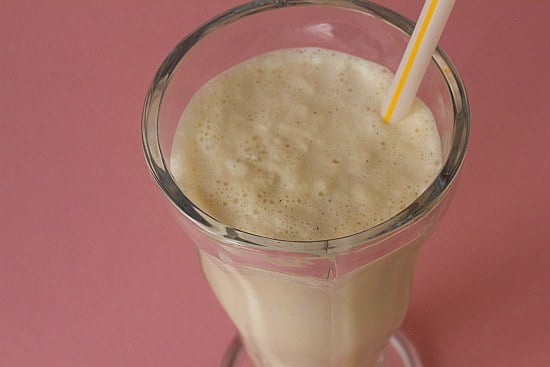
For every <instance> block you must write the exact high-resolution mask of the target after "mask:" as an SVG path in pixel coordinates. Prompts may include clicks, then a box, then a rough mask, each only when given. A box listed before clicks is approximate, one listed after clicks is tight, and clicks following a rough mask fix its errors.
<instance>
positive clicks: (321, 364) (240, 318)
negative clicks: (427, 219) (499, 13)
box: [171, 48, 441, 367]
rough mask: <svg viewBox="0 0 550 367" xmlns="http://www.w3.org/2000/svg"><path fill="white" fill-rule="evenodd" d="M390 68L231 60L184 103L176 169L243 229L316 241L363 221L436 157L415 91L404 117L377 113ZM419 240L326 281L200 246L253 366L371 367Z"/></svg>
mask: <svg viewBox="0 0 550 367" xmlns="http://www.w3.org/2000/svg"><path fill="white" fill-rule="evenodd" d="M391 78H392V74H391V73H390V72H389V71H388V70H387V69H385V68H384V67H382V66H380V65H378V64H375V63H372V62H369V61H366V60H362V59H359V58H356V57H353V56H350V55H347V54H343V53H339V52H333V51H328V50H324V49H313V48H311V49H293V50H280V51H276V52H272V53H269V54H265V55H261V56H257V57H255V58H253V59H250V60H248V61H246V62H244V63H242V64H239V65H237V66H236V67H234V68H232V69H230V70H228V71H226V72H225V73H222V74H221V75H219V76H217V77H216V78H214V79H213V80H212V81H210V82H209V83H207V84H206V85H205V86H204V87H203V88H201V89H200V90H199V91H198V92H197V93H196V95H195V96H194V97H193V99H192V100H191V102H190V103H189V105H188V106H187V108H186V110H185V112H184V114H183V116H182V119H181V122H180V125H179V127H178V129H177V131H176V136H175V138H174V146H173V154H172V161H171V164H172V172H173V174H174V177H175V179H176V181H177V182H178V184H179V185H180V187H181V188H182V189H183V191H184V192H185V193H186V195H187V196H188V197H189V198H190V199H191V200H192V201H193V202H194V203H195V204H196V205H197V206H199V207H200V208H201V209H203V210H204V211H206V212H207V213H209V214H210V215H212V216H213V217H215V218H217V219H218V220H219V221H221V222H222V223H225V224H227V225H230V226H233V227H235V228H238V229H241V230H244V231H247V232H250V233H254V234H258V235H263V236H267V237H272V238H277V239H286V240H321V239H330V238H337V237H342V236H346V235H351V234H354V233H356V232H359V231H361V230H364V229H367V228H370V227H372V226H374V225H375V224H377V223H380V222H382V221H384V220H386V219H388V218H390V217H392V216H393V215H395V214H397V213H398V212H399V211H400V210H401V209H403V208H404V207H406V206H407V205H408V204H409V203H411V202H412V201H413V200H414V199H415V198H416V197H417V196H418V195H419V194H420V193H421V192H422V191H423V190H424V189H425V188H426V187H427V186H428V185H429V183H430V182H431V181H432V180H433V178H434V177H435V176H436V174H437V172H438V171H439V169H440V166H441V147H440V141H439V135H438V132H437V128H436V125H435V122H434V119H433V117H432V114H431V112H430V111H429V109H428V108H427V107H426V106H425V105H424V104H423V103H422V102H421V101H419V100H416V101H415V103H414V105H413V107H412V111H411V113H410V115H409V116H408V117H407V118H406V119H404V120H403V121H401V122H399V123H396V124H385V123H384V122H383V121H382V120H381V118H380V112H379V106H380V104H381V100H382V98H383V95H384V92H385V91H386V89H387V88H388V86H389V83H390V82H391ZM418 247H419V244H413V245H410V246H407V247H405V248H402V249H401V250H398V251H396V252H394V253H392V254H390V255H388V256H386V257H384V258H382V259H379V260H378V261H376V262H374V263H371V264H369V265H366V266H364V267H363V268H360V269H358V270H355V271H354V272H352V273H349V274H346V275H345V276H343V277H339V278H336V279H332V280H327V279H316V278H311V277H306V276H301V275H295V274H294V275H293V274H285V273H280V272H275V271H270V270H266V269H261V268H258V267H250V266H245V265H239V264H235V263H231V262H227V261H225V262H222V261H220V260H219V259H218V258H217V257H216V256H212V255H211V254H207V253H206V252H202V251H200V255H201V262H202V266H203V270H204V272H205V275H206V277H207V279H208V280H209V282H210V284H211V286H212V289H213V290H214V292H215V293H216V295H217V297H218V299H219V300H220V302H221V303H222V305H223V306H224V308H225V310H226V311H227V312H228V314H229V315H230V317H231V318H232V320H233V321H234V322H235V324H236V326H237V327H238V329H239V331H240V333H241V335H242V337H243V339H244V342H245V343H246V344H247V347H248V349H249V351H250V353H251V354H252V358H254V359H255V361H256V364H257V365H258V366H264V367H353V366H357V367H359V366H362V367H372V366H374V365H375V363H376V360H377V359H378V357H379V355H380V353H381V351H382V349H383V347H384V345H385V343H386V342H387V339H388V337H389V335H390V334H391V333H392V332H393V331H394V330H395V329H396V328H397V327H398V326H399V324H400V323H401V321H402V319H403V316H404V313H405V310H406V307H407V299H408V289H409V285H410V279H411V274H412V271H413V267H414V259H415V256H416V253H417V250H418Z"/></svg>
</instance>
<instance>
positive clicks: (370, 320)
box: [142, 0, 469, 367]
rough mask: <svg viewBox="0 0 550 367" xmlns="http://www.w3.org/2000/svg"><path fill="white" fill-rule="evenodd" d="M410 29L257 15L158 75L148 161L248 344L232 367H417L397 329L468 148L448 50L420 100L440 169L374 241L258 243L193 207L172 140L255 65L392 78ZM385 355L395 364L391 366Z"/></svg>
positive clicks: (281, 7)
mask: <svg viewBox="0 0 550 367" xmlns="http://www.w3.org/2000/svg"><path fill="white" fill-rule="evenodd" d="M412 29H413V23H412V22H411V21H409V20H407V19H405V18H404V17H402V16H400V15H399V14H396V13H394V12H392V11H391V10H388V9H386V8H383V7H381V6H379V5H376V4H374V3H371V2H368V1H351V0H350V1H347V0H301V1H300V0H297V1H283V0H279V1H277V0H273V1H267V0H265V1H255V2H251V3H248V4H245V5H242V6H239V7H237V8H234V9H232V10H229V11H227V12H226V13H223V14H221V15H220V16H218V17H216V18H214V19H213V20H211V21H209V22H208V23H206V24H204V25H203V26H201V27H200V28H198V29H197V30H196V31H194V32H193V33H191V34H190V35H188V36H187V37H186V38H185V39H183V40H182V41H181V42H180V43H179V44H178V45H177V46H176V48H175V49H174V50H173V51H172V52H171V53H170V55H169V56H168V57H167V59H166V60H165V61H164V63H163V64H162V65H161V67H160V69H159V71H158V72H157V74H156V76H155V78H154V80H153V83H152V85H151V88H150V90H149V93H148V95H147V99H146V101H145V106H144V110H143V126H142V134H143V146H144V150H145V156H146V159H147V163H148V164H149V167H150V169H151V173H152V175H153V177H154V179H155V180H156V182H157V183H158V185H159V187H160V189H161V190H162V192H164V194H165V196H166V198H167V199H168V200H169V202H170V203H171V204H172V206H173V208H174V209H175V210H174V212H175V213H176V217H177V218H178V221H179V222H180V223H181V224H182V227H183V229H184V231H185V232H186V233H187V234H188V235H189V237H190V238H191V239H192V240H193V241H194V242H195V244H196V246H197V249H198V254H199V259H200V262H201V265H202V269H203V272H204V274H205V276H206V278H207V280H208V282H209V284H210V286H211V288H212V290H213V291H214V293H215V294H216V296H217V298H218V300H219V301H220V302H221V304H222V306H223V307H224V309H225V310H226V311H227V314H228V315H229V317H230V318H231V319H232V321H233V322H234V324H235V326H236V327H237V329H238V331H239V336H240V342H241V343H242V345H243V346H244V349H245V350H246V355H245V354H244V353H239V352H238V350H239V345H240V344H238V343H239V341H236V342H235V343H234V344H232V346H231V347H230V348H229V350H228V354H227V355H226V358H225V359H224V362H222V364H223V365H226V366H245V365H254V366H256V367H374V366H382V365H384V366H388V365H389V364H392V365H393V363H395V365H396V366H398V365H402V366H420V365H421V364H420V361H419V360H418V358H417V357H416V356H415V351H414V348H413V347H412V346H411V345H410V343H409V342H408V341H407V340H406V338H404V336H402V334H400V333H399V332H397V329H398V328H399V326H400V324H401V322H402V321H403V318H404V316H405V313H406V310H407V306H408V299H409V289H410V285H411V280H412V276H413V272H414V268H415V260H416V258H417V255H418V252H419V250H420V247H421V245H422V243H423V242H424V240H425V239H426V237H427V236H428V235H429V234H430V233H431V231H432V230H433V229H434V227H435V225H436V224H437V222H438V220H439V219H440V218H441V216H442V215H443V213H444V211H445V209H446V208H447V206H448V204H449V201H450V196H451V195H450V193H451V191H452V188H453V183H454V182H455V178H456V177H457V173H458V171H459V168H460V166H461V163H462V161H463V158H464V154H465V152H466V146H467V143H468V136H469V107H468V101H467V98H466V94H465V90H464V86H463V85H462V82H461V80H460V78H459V76H458V74H457V72H456V70H455V68H454V66H453V65H452V63H451V62H450V60H449V58H448V57H447V56H446V55H445V53H444V52H443V51H442V50H441V49H438V50H437V51H436V52H435V54H434V56H433V59H432V62H431V65H430V66H429V69H428V72H427V75H426V77H425V79H424V82H423V84H422V85H421V88H420V90H419V93H418V95H419V97H420V98H421V99H422V100H423V101H424V102H425V103H426V104H427V105H428V107H429V108H430V109H431V110H432V112H433V114H434V116H435V119H436V123H437V127H438V130H439V133H440V136H441V143H442V150H443V152H442V153H443V158H444V161H443V168H442V169H441V171H440V173H439V175H438V176H437V177H436V178H435V179H434V181H433V182H432V183H431V184H430V186H429V187H428V188H427V189H426V190H425V191H424V192H423V193H422V194H421V195H420V196H419V197H418V198H417V199H416V200H415V201H414V202H413V203H411V204H410V205H409V206H408V207H407V208H405V209H404V210H402V211H401V212H400V213H398V214H396V215H395V216H394V217H392V218H390V219H388V220H386V221H385V222H383V223H381V224H379V225H377V226H375V227H372V228H365V229H364V230H363V231H361V232H359V233H356V234H353V235H351V236H347V237H343V238H334V239H330V238H327V239H326V240H323V241H283V240H279V239H276V238H266V237H262V236H257V235H254V234H251V233H247V232H244V231H242V230H240V229H237V228H232V227H230V226H227V225H225V224H224V223H220V222H219V221H217V220H216V219H215V218H212V217H211V216H209V215H208V214H206V213H205V212H204V211H203V210H201V208H200V207H197V206H196V205H195V204H194V203H193V202H191V201H190V200H189V199H188V198H187V197H186V195H185V193H183V192H182V191H181V190H180V188H179V187H178V186H177V185H176V183H175V181H174V178H173V177H172V174H171V168H170V153H171V149H172V139H173V137H174V132H175V130H176V126H177V125H178V123H179V121H180V117H181V115H182V112H183V110H184V108H185V106H186V104H187V103H188V102H189V100H190V98H191V97H192V96H193V94H194V93H195V92H196V91H197V89H199V88H200V87H201V86H202V85H203V84H204V83H206V82H207V81H208V80H210V79H211V78H212V77H214V76H215V75H217V74H219V73H220V72H222V71H224V70H226V69H227V68H229V67H231V66H233V65H235V64H237V63H239V62H241V61H244V60H245V59H248V58H250V57H252V56H255V55H258V54H261V53H265V52H268V51H272V50H276V49H281V48H295V47H323V48H328V49H334V50H338V51H343V52H346V53H349V54H353V55H356V56H360V57H362V58H365V59H368V60H372V61H375V62H377V63H379V64H382V65H385V66H387V67H388V68H390V69H392V70H394V71H395V70H396V68H397V66H398V64H399V61H400V59H401V56H402V54H403V51H404V49H405V46H406V44H407V41H408V38H409V35H410V33H411V32H412ZM274 103H276V102H274ZM342 108H345V106H342ZM392 335H394V336H393V337H392ZM389 342H390V343H389ZM388 343H389V344H390V345H391V347H392V348H393V349H394V350H395V351H396V352H397V355H398V357H399V358H397V360H396V361H391V360H388V359H386V361H384V358H383V356H384V351H385V350H386V349H387V348H386V347H387V345H388ZM248 358H249V359H250V360H248Z"/></svg>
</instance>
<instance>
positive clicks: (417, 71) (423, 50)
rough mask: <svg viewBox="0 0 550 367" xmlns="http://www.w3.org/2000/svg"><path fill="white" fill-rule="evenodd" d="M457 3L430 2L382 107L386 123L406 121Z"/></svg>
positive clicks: (440, 0)
mask: <svg viewBox="0 0 550 367" xmlns="http://www.w3.org/2000/svg"><path fill="white" fill-rule="evenodd" d="M454 3H455V0H426V2H425V3H424V7H423V8H422V12H421V13H420V18H419V19H418V22H417V24H416V27H415V28H414V32H413V34H412V36H411V39H410V40H409V43H408V45H407V49H406V50H405V54H404V55H403V58H402V59H401V63H400V64H399V68H398V69H397V72H396V74H395V77H394V79H393V81H392V84H391V87H390V89H389V90H388V93H387V95H386V98H385V99H384V102H383V103H382V109H381V114H382V117H383V118H384V121H386V122H393V121H399V120H401V119H403V118H404V117H405V116H406V115H407V113H408V112H409V109H410V107H411V104H412V102H413V100H414V97H415V95H416V92H417V91H418V87H419V86H420V83H421V82H422V78H424V74H425V73H426V69H427V68H428V65H429V63H430V60H431V58H432V55H433V53H434V50H435V48H436V46H437V43H438V42H439V38H440V37H441V33H443V28H444V27H445V23H447V19H448V18H449V14H450V13H451V10H452V8H453V5H454Z"/></svg>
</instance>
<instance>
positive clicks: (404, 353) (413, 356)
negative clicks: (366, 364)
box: [221, 331, 422, 367]
mask: <svg viewBox="0 0 550 367" xmlns="http://www.w3.org/2000/svg"><path fill="white" fill-rule="evenodd" d="M221 367H254V365H253V364H252V362H251V361H250V359H249V358H248V356H247V355H246V352H245V351H244V349H243V348H242V345H241V342H240V340H239V337H238V336H237V337H235V338H234V339H233V341H231V344H229V347H228V348H227V350H226V352H225V355H224V357H223V360H222V364H221ZM380 367H422V361H421V360H420V357H419V356H418V353H417V352H416V349H415V347H414V345H413V344H412V342H411V341H410V340H409V338H408V337H407V336H406V335H405V334H403V333H402V332H401V331H397V332H395V334H393V335H392V337H391V338H390V343H389V345H388V348H387V349H386V353H385V355H384V360H383V362H382V364H381V365H380Z"/></svg>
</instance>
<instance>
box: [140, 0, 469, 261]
mask: <svg viewBox="0 0 550 367" xmlns="http://www.w3.org/2000/svg"><path fill="white" fill-rule="evenodd" d="M299 5H318V6H329V7H338V8H341V9H344V10H355V11H360V12H362V13H365V14H367V15H371V16H375V17H377V18H379V19H380V20H382V21H384V22H386V23H388V24H389V25H390V26H393V27H394V28H396V29H397V30H400V31H402V32H404V33H405V34H406V35H407V36H410V35H411V33H412V31H413V29H414V22H413V21H411V20H410V19H408V18H406V17H404V16H402V15H400V14H398V13H396V12H394V11H392V10H390V9H387V8H385V7H383V6H380V5H378V4H375V3H372V2H371V1H367V0H362V1H354V0H259V1H252V2H249V3H246V4H243V5H240V6H237V7H235V8H232V9H229V10H227V11H225V12H223V13H221V14H220V15H218V16H216V17H214V18H213V19H211V20H209V21H207V22H206V23H204V24H203V25H201V26H200V27H198V28H196V29H195V30H194V31H192V32H191V33H190V34H188V35H187V36H186V37H185V38H184V39H183V40H182V41H180V42H179V43H178V44H177V45H176V47H175V48H174V49H173V50H172V51H171V52H170V54H169V55H168V56H167V58H166V59H165V60H164V62H163V63H162V64H161V66H160V68H159V70H158V71H157V73H156V75H155V77H154V79H153V81H152V83H151V85H150V87H149V90H148V92H147V96H146V99H145V103H144V106H143V112H142V144H143V150H144V154H145V159H146V161H147V164H148V166H149V169H150V173H151V174H152V176H153V178H154V180H155V181H156V182H157V184H158V186H159V187H160V189H161V191H162V192H163V193H164V194H165V196H166V197H167V198H168V200H169V201H170V203H172V204H173V205H174V206H175V207H176V208H177V209H178V211H179V212H180V213H181V214H183V215H184V216H186V217H187V218H188V219H190V220H191V221H192V222H193V223H194V224H195V225H197V226H199V227H200V229H201V230H202V231H203V232H204V233H205V234H206V235H208V236H209V237H211V238H213V239H214V240H216V241H219V242H222V243H227V244H230V245H234V246H238V247H248V248H253V249H261V250H273V251H280V252H300V253H310V254H319V255H322V254H325V255H326V254H334V253H341V252H344V251H348V250H350V249H355V248H358V247H364V246H368V245H372V244H374V243H378V241H379V240H381V239H383V238H386V237H387V236H391V235H393V234H395V233H397V232H399V231H401V230H403V229H405V228H407V227H409V226H410V225H412V224H414V223H416V222H418V221H419V220H421V219H422V218H424V217H425V216H426V215H427V214H428V213H430V212H431V211H432V210H433V209H434V208H435V207H436V206H437V204H438V203H439V202H440V201H441V200H442V199H443V198H444V197H445V195H446V193H447V191H448V190H449V188H450V187H451V184H452V183H453V182H454V180H455V178H456V177H457V175H458V172H459V170H460V168H461V166H462V163H463V161H464V157H465V154H466V149H467V145H468V140H469V135H470V109H469V103H468V97H467V95H466V90H465V87H464V85H463V83H462V80H461V78H460V76H459V74H458V72H457V70H456V68H455V66H454V65H453V63H452V61H451V60H450V58H449V57H448V56H447V54H446V53H445V52H444V51H443V49H441V48H440V47H437V49H436V51H435V52H434V55H433V57H432V62H434V63H435V65H436V67H437V68H438V69H439V71H440V73H441V75H442V77H443V79H444V81H445V84H446V86H447V88H448V90H449V93H450V97H451V101H452V104H453V112H454V126H453V134H452V137H451V142H450V150H449V154H448V156H447V159H446V160H445V161H444V162H443V166H442V168H441V170H440V172H439V174H438V175H437V177H435V179H434V180H433V181H432V183H431V184H430V185H429V186H428V187H427V188H426V189H425V190H424V192H423V193H422V194H421V195H420V196H419V197H417V198H416V199H415V200H414V201H413V202H412V203H411V204H410V205H408V206H407V207H406V208H405V209H403V210H401V211H400V212H399V213H397V214H396V215H394V216H392V217H391V218H389V219H387V220H385V221H384V222H381V223H379V224H377V225H375V226H373V227H370V228H367V229H365V230H362V231H360V232H357V233H354V234H350V235H347V236H343V237H339V238H331V239H326V240H311V241H297V240H282V239H275V238H270V237H265V236H261V235H257V234H253V233H249V232H246V231H243V230H240V229H237V228H233V227H231V226H228V225H225V224H223V223H221V222H219V221H218V220H216V219H215V218H213V217H212V216H210V215H209V214H207V213H206V212H204V211H203V210H201V209H200V208H199V207H198V206H196V205H195V204H194V203H193V202H192V201H191V200H190V199H189V198H187V196H186V195H185V194H184V193H183V192H182V191H181V190H180V188H179V187H178V185H177V184H176V182H175V180H174V178H173V177H172V175H171V173H170V171H169V168H168V165H167V164H166V160H165V157H164V155H163V153H162V147H161V144H160V140H159V133H158V117H159V112H160V107H161V104H162V100H163V96H164V92H165V90H166V88H167V87H168V85H169V82H170V80H171V77H172V75H173V74H174V72H175V70H176V68H177V66H178V64H179V62H180V61H181V60H182V59H183V58H184V56H185V55H186V54H187V53H188V52H189V51H190V50H191V49H192V48H193V46H194V45H195V44H196V43H197V42H199V41H200V39H202V38H203V37H205V36H206V35H207V34H209V33H211V32H213V31H215V30H217V29H219V28H220V27H222V26H224V25H226V24H229V23H232V22H234V21H237V20H238V19H241V18H243V17H246V16H251V15H253V14H256V13H260V12H264V11H268V10H277V9H282V8H288V7H291V6H299Z"/></svg>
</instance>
